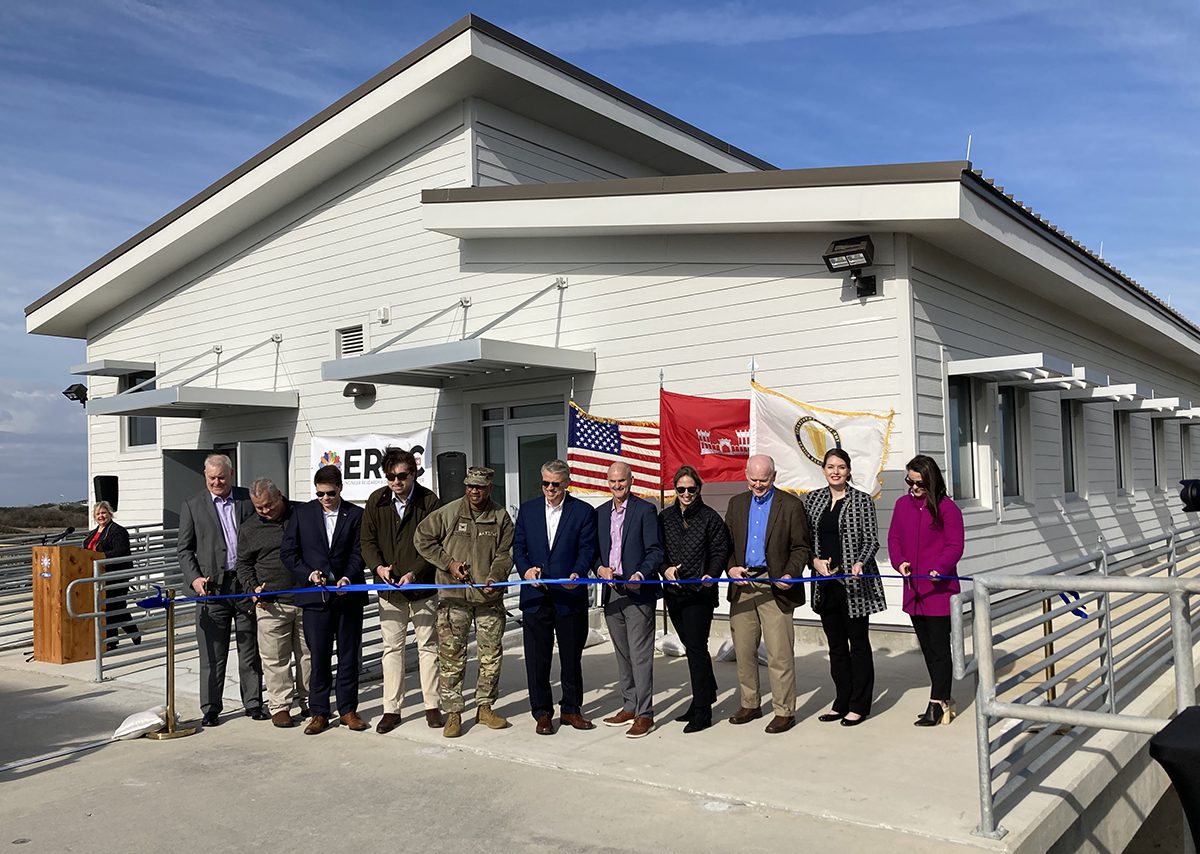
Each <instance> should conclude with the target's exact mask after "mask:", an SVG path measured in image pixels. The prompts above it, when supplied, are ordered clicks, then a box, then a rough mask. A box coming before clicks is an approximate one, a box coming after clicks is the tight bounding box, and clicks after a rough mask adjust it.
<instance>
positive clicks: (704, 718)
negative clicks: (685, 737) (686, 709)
mask: <svg viewBox="0 0 1200 854" xmlns="http://www.w3.org/2000/svg"><path fill="white" fill-rule="evenodd" d="M710 726H712V711H711V710H710V711H709V713H708V714H707V715H706V714H704V713H700V714H695V715H693V716H692V719H691V720H690V721H688V724H687V726H685V727H684V728H683V731H684V732H685V733H688V732H700V731H701V730H706V729H708V728H709V727H710Z"/></svg>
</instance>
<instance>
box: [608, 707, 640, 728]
mask: <svg viewBox="0 0 1200 854" xmlns="http://www.w3.org/2000/svg"><path fill="white" fill-rule="evenodd" d="M636 717H637V715H635V714H634V713H633V712H630V711H626V710H625V709H621V711H619V712H617V713H616V714H615V715H613V716H612V717H611V718H605V719H604V725H605V726H625V725H626V724H631V723H633V720H634V718H636Z"/></svg>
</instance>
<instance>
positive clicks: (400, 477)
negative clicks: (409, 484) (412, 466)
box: [384, 471, 413, 480]
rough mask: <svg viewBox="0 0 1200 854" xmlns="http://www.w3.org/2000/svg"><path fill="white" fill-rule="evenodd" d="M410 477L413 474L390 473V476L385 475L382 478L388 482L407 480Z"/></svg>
mask: <svg viewBox="0 0 1200 854" xmlns="http://www.w3.org/2000/svg"><path fill="white" fill-rule="evenodd" d="M412 475H413V473H412V472H410V471H398V472H392V473H391V474H385V475H384V477H386V478H387V479H388V480H408V479H409V478H410V477H412Z"/></svg>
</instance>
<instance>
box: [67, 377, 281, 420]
mask: <svg viewBox="0 0 1200 854" xmlns="http://www.w3.org/2000/svg"><path fill="white" fill-rule="evenodd" d="M299 406H300V394H299V393H298V392H296V391H254V390H249V389H234V388H201V387H198V386H191V385H178V386H173V387H171V388H160V389H154V390H153V391H137V392H132V393H127V394H118V395H114V396H112V397H101V398H95V399H93V400H89V401H88V403H87V414H88V415H144V416H148V417H154V418H201V417H204V416H209V415H237V414H240V413H243V412H257V411H261V410H270V409H297V408H299Z"/></svg>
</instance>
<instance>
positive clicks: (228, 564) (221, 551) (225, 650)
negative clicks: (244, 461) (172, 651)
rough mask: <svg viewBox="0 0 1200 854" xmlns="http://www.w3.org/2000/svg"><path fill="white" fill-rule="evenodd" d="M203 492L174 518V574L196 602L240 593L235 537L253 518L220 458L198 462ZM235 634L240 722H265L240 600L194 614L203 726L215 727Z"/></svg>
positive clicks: (248, 618) (254, 639)
mask: <svg viewBox="0 0 1200 854" xmlns="http://www.w3.org/2000/svg"><path fill="white" fill-rule="evenodd" d="M204 483H205V486H206V487H207V489H206V490H205V491H204V492H201V493H200V494H199V495H195V496H193V497H192V498H189V499H188V500H187V501H185V502H184V503H183V509H182V510H181V511H180V513H179V543H178V545H177V546H176V549H177V552H178V555H179V568H180V569H181V570H182V571H183V580H184V581H185V582H187V584H188V585H189V586H190V587H191V588H192V592H193V593H195V594H196V595H197V596H203V595H205V594H229V593H243V592H245V591H243V590H242V585H241V583H240V582H239V581H238V577H237V571H236V570H237V532H238V527H239V526H240V525H241V523H242V522H244V521H246V520H247V519H249V518H250V517H251V516H253V515H254V505H253V504H251V503H250V495H249V493H247V492H246V490H245V489H241V488H238V489H235V488H234V486H233V463H232V462H231V461H230V459H229V457H227V456H225V455H224V454H211V455H210V456H209V457H208V459H206V460H205V461H204ZM231 630H236V634H237V648H238V677H239V681H240V683H241V693H242V706H243V707H244V708H245V710H246V717H249V718H253V719H254V720H256V721H265V720H269V719H270V715H268V714H267V713H266V711H265V710H264V709H263V704H262V700H263V697H262V663H261V662H260V661H259V657H258V634H257V627H256V626H255V620H254V604H253V602H252V601H251V600H250V599H249V597H247V598H246V599H219V600H216V601H214V602H202V603H200V605H199V606H198V607H197V609H196V643H197V645H198V646H199V648H200V711H201V712H203V714H204V720H203V725H204V726H217V725H218V724H219V723H220V722H221V721H220V715H221V708H222V705H223V704H222V695H223V694H224V689H225V664H226V662H227V661H228V659H229V633H230V631H231Z"/></svg>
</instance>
